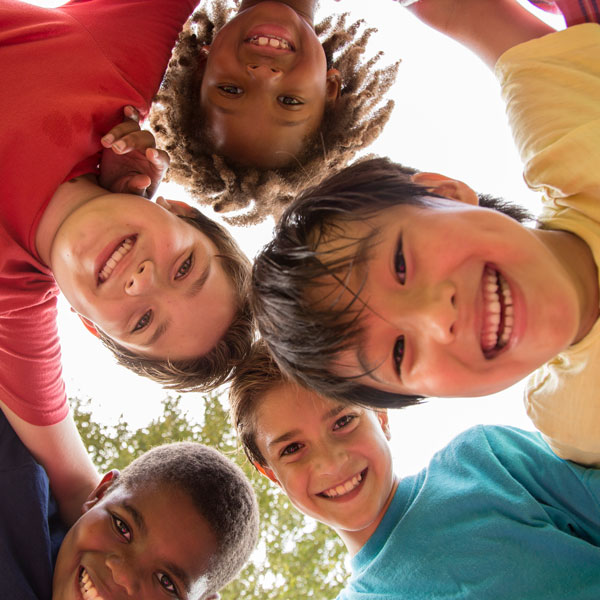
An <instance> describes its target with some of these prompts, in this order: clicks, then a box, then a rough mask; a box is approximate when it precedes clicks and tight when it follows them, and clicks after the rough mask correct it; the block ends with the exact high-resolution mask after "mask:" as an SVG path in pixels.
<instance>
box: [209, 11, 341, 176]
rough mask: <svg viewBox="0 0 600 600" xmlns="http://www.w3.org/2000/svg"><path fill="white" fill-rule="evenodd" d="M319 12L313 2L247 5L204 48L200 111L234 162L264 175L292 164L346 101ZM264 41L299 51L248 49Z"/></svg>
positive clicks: (215, 140)
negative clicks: (317, 28)
mask: <svg viewBox="0 0 600 600" xmlns="http://www.w3.org/2000/svg"><path fill="white" fill-rule="evenodd" d="M313 12H314V2H298V1H297V2H270V1H264V2H244V3H242V6H241V7H240V11H239V13H238V14H237V15H236V17H234V18H233V19H232V20H231V21H229V22H228V23H227V24H226V25H225V26H224V27H223V28H222V29H221V30H220V31H219V32H218V34H217V35H216V36H215V39H214V41H213V43H212V45H211V46H210V47H206V48H205V50H206V51H207V52H208V54H207V58H206V61H205V63H204V68H203V75H202V85H201V91H200V104H201V109H202V112H203V115H204V118H205V121H206V123H207V124H208V133H209V135H210V137H211V139H212V141H213V143H214V145H215V149H216V150H217V151H218V152H220V153H222V154H224V155H225V156H226V157H228V158H230V159H231V160H234V161H236V162H237V163H239V164H242V165H249V166H255V167H258V168H264V169H270V168H276V167H280V166H283V165H287V164H289V163H291V162H293V161H294V159H295V157H297V156H298V155H300V154H301V153H302V149H303V145H304V141H305V140H306V138H307V137H309V136H311V135H312V134H314V133H315V132H316V131H317V130H318V128H319V126H320V123H321V121H322V118H323V113H324V110H325V106H326V104H328V103H329V104H332V103H334V102H335V100H336V98H337V97H338V96H339V93H340V86H341V78H340V74H339V72H338V71H337V70H335V69H330V70H327V64H326V59H325V53H324V51H323V48H322V46H321V44H320V43H319V40H318V38H317V36H316V34H315V32H314V27H313V21H312V17H313ZM274 26H276V27H278V28H280V29H273V27H274ZM274 32H276V33H274ZM260 33H262V34H264V35H269V34H271V35H277V36H279V37H282V38H284V39H285V40H286V41H288V42H290V43H291V44H292V46H293V50H292V49H285V50H284V49H278V48H277V49H275V48H270V47H269V46H267V47H259V46H257V45H255V44H252V43H250V42H247V41H245V40H248V39H249V38H250V37H254V36H255V35H258V34H260Z"/></svg>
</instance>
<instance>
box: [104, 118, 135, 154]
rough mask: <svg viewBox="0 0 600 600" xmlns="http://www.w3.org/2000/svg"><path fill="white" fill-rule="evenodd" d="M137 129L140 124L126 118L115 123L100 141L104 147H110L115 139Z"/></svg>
mask: <svg viewBox="0 0 600 600" xmlns="http://www.w3.org/2000/svg"><path fill="white" fill-rule="evenodd" d="M139 130H140V126H139V125H138V124H137V123H136V122H135V121H134V120H132V119H127V120H126V121H123V122H122V123H119V124H118V125H115V126H114V127H113V128H112V129H111V130H110V131H109V132H108V133H107V134H106V135H105V136H103V138H102V139H101V140H100V141H101V143H102V145H103V146H104V147H105V148H110V147H111V146H112V144H114V142H115V141H117V140H119V139H121V138H123V137H125V136H126V135H129V134H130V133H134V132H136V131H139Z"/></svg>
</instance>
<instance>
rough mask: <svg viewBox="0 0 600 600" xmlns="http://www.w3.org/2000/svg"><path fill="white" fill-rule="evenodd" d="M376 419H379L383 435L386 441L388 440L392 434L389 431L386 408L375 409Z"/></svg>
mask: <svg viewBox="0 0 600 600" xmlns="http://www.w3.org/2000/svg"><path fill="white" fill-rule="evenodd" d="M377 419H378V420H379V425H380V426H381V430H382V431H383V434H384V435H385V437H386V439H387V441H388V442H389V441H390V440H391V439H392V434H391V432H390V422H389V419H388V413H387V410H378V411H377Z"/></svg>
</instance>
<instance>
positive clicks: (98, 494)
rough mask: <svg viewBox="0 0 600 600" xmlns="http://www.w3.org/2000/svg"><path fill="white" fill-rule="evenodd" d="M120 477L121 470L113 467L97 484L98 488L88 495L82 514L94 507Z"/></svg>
mask: <svg viewBox="0 0 600 600" xmlns="http://www.w3.org/2000/svg"><path fill="white" fill-rule="evenodd" d="M118 478H119V471H118V470H117V469H113V470H112V471H109V472H108V473H106V475H104V477H103V478H102V479H101V480H100V483H99V484H98V485H97V487H96V489H94V491H93V492H92V493H91V494H90V495H89V496H88V497H87V500H86V501H85V502H84V503H83V506H82V507H81V514H84V513H86V512H87V511H88V510H90V508H93V507H94V506H95V505H96V504H97V503H98V502H99V501H100V500H101V498H102V497H103V496H104V494H106V492H107V491H108V488H110V486H111V485H112V484H113V483H114V482H115V481H116V480H117V479H118Z"/></svg>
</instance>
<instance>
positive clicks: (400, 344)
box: [394, 335, 404, 375]
mask: <svg viewBox="0 0 600 600" xmlns="http://www.w3.org/2000/svg"><path fill="white" fill-rule="evenodd" d="M403 358H404V336H403V335H401V336H400V337H399V338H398V339H397V340H396V343H395V344H394V366H395V367H396V372H397V373H398V375H401V373H402V359H403Z"/></svg>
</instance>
